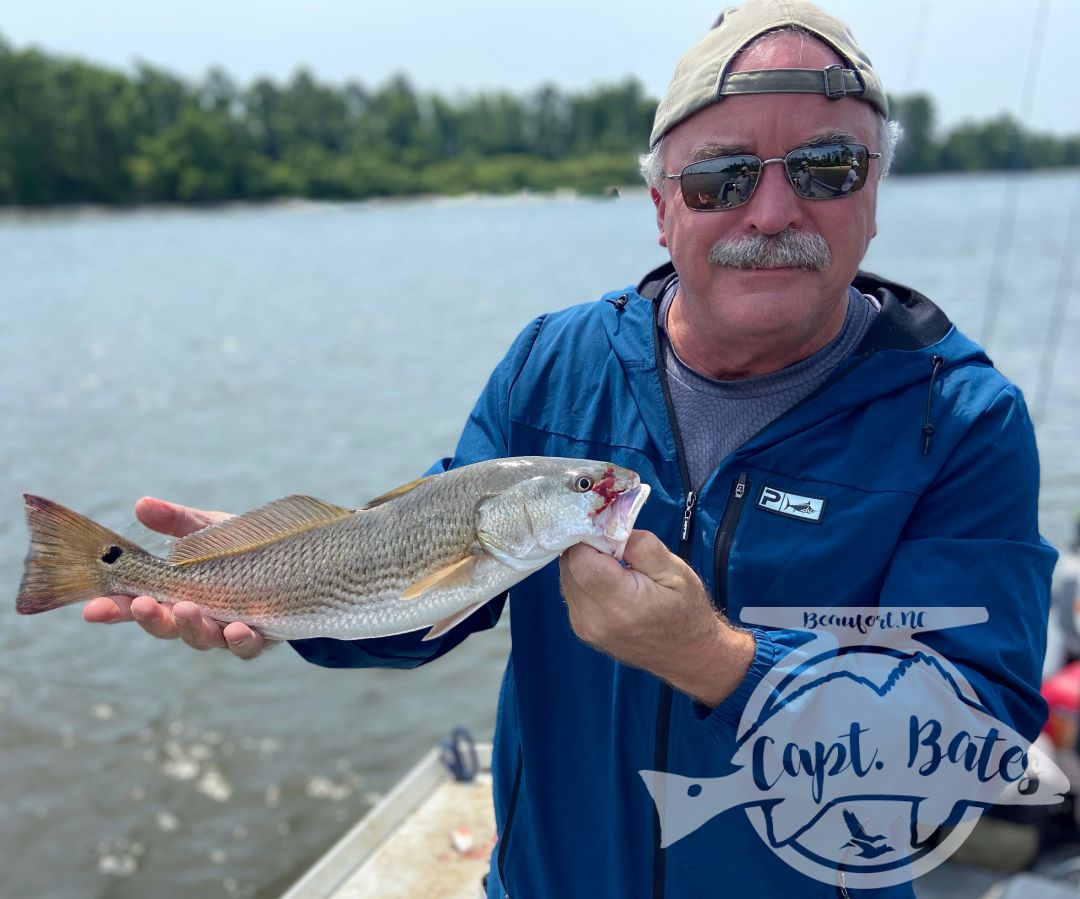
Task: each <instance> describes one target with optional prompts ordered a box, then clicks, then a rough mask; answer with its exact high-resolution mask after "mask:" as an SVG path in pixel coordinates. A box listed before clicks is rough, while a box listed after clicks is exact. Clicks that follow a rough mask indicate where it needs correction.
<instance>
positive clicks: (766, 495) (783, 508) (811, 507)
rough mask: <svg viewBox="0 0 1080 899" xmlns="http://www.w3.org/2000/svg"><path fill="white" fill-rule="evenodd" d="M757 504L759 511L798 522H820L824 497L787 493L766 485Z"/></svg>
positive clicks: (823, 508) (823, 510) (823, 509)
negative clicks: (784, 516) (783, 516)
mask: <svg viewBox="0 0 1080 899" xmlns="http://www.w3.org/2000/svg"><path fill="white" fill-rule="evenodd" d="M757 504H758V508H759V509H764V510H765V511H766V512H775V513H776V514H777V515H786V516H787V517H788V518H794V519H797V520H798V521H813V522H815V523H816V522H820V521H821V516H822V515H823V514H824V513H825V499H824V497H820V496H802V495H801V494H798V493H787V492H786V491H784V490H779V489H778V488H776V487H770V486H769V485H768V484H766V485H765V486H764V487H762V488H761V497H760V498H759V499H758V503H757Z"/></svg>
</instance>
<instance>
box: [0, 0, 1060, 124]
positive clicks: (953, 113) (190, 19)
mask: <svg viewBox="0 0 1080 899" xmlns="http://www.w3.org/2000/svg"><path fill="white" fill-rule="evenodd" d="M818 2H819V5H820V6H822V7H823V8H824V9H825V10H827V11H828V12H830V13H832V14H833V15H835V16H837V17H838V18H840V19H842V20H843V21H844V22H846V23H847V24H848V25H849V26H850V27H851V29H852V31H853V32H854V33H855V36H856V38H857V39H858V40H859V42H860V44H861V45H862V47H863V49H864V50H865V51H866V52H867V53H868V54H869V56H870V58H871V60H872V61H873V63H874V66H875V68H876V69H877V70H878V72H879V74H880V75H881V77H882V79H883V80H884V82H885V86H886V90H888V91H889V92H891V93H909V92H914V91H921V92H925V93H928V94H930V95H931V96H932V97H933V98H934V99H935V102H936V104H937V110H938V121H939V124H941V125H942V126H944V127H951V126H953V125H956V124H957V123H959V122H962V121H965V120H985V119H987V118H990V117H992V116H995V115H998V114H1000V113H1002V112H1006V111H1008V112H1011V113H1012V114H1013V115H1014V116H1016V117H1017V118H1019V119H1021V120H1022V121H1023V122H1024V123H1025V125H1027V126H1028V127H1029V128H1031V129H1033V130H1037V131H1048V132H1053V133H1058V134H1078V133H1080V87H1078V83H1080V79H1078V78H1077V77H1076V70H1075V67H1074V65H1073V63H1074V57H1075V55H1076V52H1077V51H1076V37H1077V36H1078V35H1080V0H1025V2H1022V3H1017V2H1015V0H1013V2H1009V3H1006V2H1004V0H903V2H900V0H818ZM726 5H728V4H727V3H723V2H721V3H709V2H701V0H676V2H675V3H660V2H656V0H651V2H646V0H622V2H620V3H618V4H615V3H610V2H605V3H597V2H590V0H576V2H574V0H548V2H545V3H529V4H526V3H521V2H516V0H455V2H451V3H447V2H442V0H440V2H436V0H407V2H404V0H403V2H396V3H393V2H391V3H387V2H379V3H371V2H368V0H183V2H179V0H137V2H133V0H94V2H92V3H91V2H87V0H0V35H3V37H4V38H6V40H7V41H8V42H9V43H11V44H13V45H14V46H16V47H18V48H23V47H26V46H28V45H33V46H37V47H39V48H41V49H44V50H47V51H50V52H55V53H62V54H65V55H73V56H79V57H82V58H85V59H88V60H92V61H94V62H98V63H103V64H106V65H109V66H112V67H115V68H120V69H130V68H131V66H132V65H133V63H134V62H135V61H136V60H143V61H146V62H149V63H152V64H154V65H156V66H159V67H161V68H165V69H168V70H170V71H172V72H175V73H176V74H179V75H181V76H184V77H187V78H198V77H200V76H201V75H203V74H205V72H206V71H207V70H208V69H209V68H210V67H211V66H214V65H220V66H221V67H223V68H224V69H225V70H226V71H227V72H228V73H229V74H230V75H232V76H233V77H234V78H235V79H236V80H237V81H238V82H239V83H240V84H241V85H244V84H248V83H250V82H251V81H252V80H254V79H255V78H257V77H260V76H269V77H271V78H273V79H275V80H279V81H280V80H284V79H286V78H288V77H289V76H290V75H291V74H292V73H293V72H294V71H295V70H296V69H297V68H298V67H301V66H304V67H307V68H309V69H310V70H311V71H313V72H314V73H315V74H316V76H317V77H319V78H320V80H324V81H327V82H329V83H332V84H341V83H343V82H345V81H347V80H356V81H360V82H362V83H364V84H366V85H368V86H374V85H377V84H380V83H382V82H383V81H385V80H386V79H387V78H388V77H390V76H391V75H393V74H397V73H404V74H406V75H407V76H408V77H409V78H410V80H411V81H412V82H413V84H414V85H415V86H416V87H417V88H419V89H421V90H424V91H428V90H433V91H437V92H439V93H441V94H444V95H446V96H454V95H457V94H459V93H462V92H473V91H477V90H481V89H496V88H500V89H507V90H510V91H512V92H515V93H523V92H526V91H528V90H531V89H533V88H535V87H537V86H538V85H540V84H542V83H554V84H556V85H558V86H560V87H562V88H566V89H585V88H589V87H593V86H595V85H597V84H605V83H608V84H610V83H613V82H616V81H619V80H622V79H624V78H626V77H628V76H635V77H637V78H638V79H639V80H640V81H641V82H642V83H643V84H644V85H645V88H646V90H647V92H648V93H649V94H650V95H651V96H653V97H659V96H660V95H661V94H662V93H663V92H664V90H665V89H666V88H667V84H668V80H669V79H670V77H671V73H672V71H673V69H674V66H675V62H676V60H677V59H678V57H679V56H680V55H681V54H682V53H683V52H684V51H685V50H686V49H688V48H689V47H690V46H691V45H692V44H693V43H694V42H696V40H697V39H698V38H699V37H700V36H701V35H702V34H703V33H704V32H705V31H706V30H707V28H708V27H709V25H710V24H711V23H712V21H713V19H714V18H715V16H716V14H717V12H718V11H719V10H720V9H721V8H723V6H726Z"/></svg>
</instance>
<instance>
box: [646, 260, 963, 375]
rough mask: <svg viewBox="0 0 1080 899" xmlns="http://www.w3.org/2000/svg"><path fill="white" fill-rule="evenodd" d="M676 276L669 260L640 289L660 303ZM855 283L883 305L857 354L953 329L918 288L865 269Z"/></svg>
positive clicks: (913, 346) (928, 339)
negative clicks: (915, 288) (906, 285)
mask: <svg viewBox="0 0 1080 899" xmlns="http://www.w3.org/2000/svg"><path fill="white" fill-rule="evenodd" d="M674 278H675V266H674V265H672V264H671V263H670V262H667V263H665V264H664V265H661V266H660V267H659V268H655V269H653V270H652V271H651V272H649V273H648V274H647V275H646V276H645V277H644V278H642V280H641V283H639V284H638V287H637V292H638V294H639V295H640V296H642V297H644V298H645V299H647V300H651V301H652V302H654V303H658V302H659V301H660V298H661V297H663V295H664V291H665V290H667V287H668V285H669V284H670V283H671V281H672V279H674ZM852 284H853V286H854V287H855V289H856V290H858V291H860V292H861V293H867V294H870V295H871V296H873V297H875V298H876V299H877V301H878V302H879V303H880V304H881V312H880V313H878V316H877V318H875V319H874V323H873V324H872V325H871V326H870V330H869V331H868V332H867V334H866V336H865V337H864V338H863V341H862V343H860V344H859V346H858V347H857V348H856V350H855V355H862V354H865V353H873V352H877V351H878V350H921V349H924V348H925V347H928V346H932V345H933V344H935V343H937V342H938V341H940V340H941V339H942V338H943V337H945V335H946V334H948V333H949V329H950V328H952V322H950V321H949V318H948V316H946V315H945V313H944V312H942V311H941V309H939V308H938V307H937V306H936V305H934V303H933V302H931V301H930V300H929V299H928V298H927V297H925V296H923V294H921V293H919V292H918V291H917V290H913V289H912V288H910V287H905V286H904V285H903V284H898V283H896V282H895V281H888V280H886V279H885V278H881V277H879V276H878V275H872V274H870V273H869V272H864V271H859V272H857V273H856V275H855V280H854V281H853V282H852Z"/></svg>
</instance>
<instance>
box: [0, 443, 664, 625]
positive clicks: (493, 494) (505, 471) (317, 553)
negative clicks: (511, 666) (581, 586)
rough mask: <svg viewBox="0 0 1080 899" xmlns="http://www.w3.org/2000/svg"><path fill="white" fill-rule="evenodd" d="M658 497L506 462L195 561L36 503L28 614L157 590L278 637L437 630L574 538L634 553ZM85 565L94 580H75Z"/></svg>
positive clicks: (545, 463) (283, 527) (588, 476)
mask: <svg viewBox="0 0 1080 899" xmlns="http://www.w3.org/2000/svg"><path fill="white" fill-rule="evenodd" d="M647 495H648V487H647V486H646V485H643V484H641V482H640V479H639V478H638V476H637V475H636V474H635V473H634V472H631V471H629V470H627V469H622V468H619V467H617V466H613V465H611V464H610V463H606V462H595V461H592V460H574V459H555V458H545V457H519V458H515V459H502V460H493V461H491V462H482V463H477V464H475V465H470V466H465V467H463V468H460V469H455V470H453V471H451V472H448V473H446V474H442V475H437V476H435V477H431V478H427V479H424V480H421V481H420V482H417V483H416V484H415V485H406V487H403V488H399V489H398V491H394V492H392V493H391V494H388V495H387V497H388V498H386V499H379V500H374V501H372V503H371V504H369V506H370V508H368V507H365V508H364V509H362V510H359V511H357V512H352V513H349V512H347V511H346V510H343V509H339V508H337V507H331V506H326V505H325V504H321V503H319V502H318V501H316V500H309V499H306V498H289V499H286V500H281V501H279V502H278V503H273V504H271V505H270V506H267V507H264V508H263V509H261V510H257V511H256V512H253V513H248V515H246V516H243V517H241V518H238V519H232V520H231V521H230V522H226V523H225V524H223V525H215V526H212V527H211V528H208V529H206V530H204V531H201V532H199V533H198V534H196V535H193V536H191V537H189V538H185V539H184V540H181V541H180V542H179V543H178V544H177V547H176V548H175V549H174V555H175V556H176V557H177V559H179V560H180V562H179V563H174V562H172V561H168V560H162V559H158V558H156V557H154V556H151V555H150V554H148V553H146V552H144V551H143V550H141V549H139V548H138V547H136V546H134V545H133V544H131V543H129V542H128V541H125V540H123V539H122V538H120V537H118V536H117V535H115V534H112V533H111V532H109V531H106V530H105V529H104V528H101V527H100V526H99V525H96V524H94V523H93V522H89V521H88V520H87V519H83V518H82V517H81V516H78V515H76V514H75V513H73V512H70V511H69V510H66V509H64V508H63V507H62V506H56V505H55V504H53V503H50V502H49V501H47V500H40V499H38V498H36V497H27V520H28V523H29V524H30V528H31V535H32V540H31V553H30V555H29V556H28V559H27V568H26V575H25V576H24V581H23V587H22V589H21V591H20V596H19V602H18V609H19V611H21V612H36V611H44V610H46V609H48V608H55V607H57V606H58V605H62V604H65V603H66V602H71V601H74V600H75V599H80V598H88V597H89V596H92V595H96V592H95V591H97V592H101V593H129V594H132V595H136V594H143V593H146V594H148V595H151V596H153V597H154V598H156V599H158V600H159V601H163V602H177V601H180V600H190V601H192V602H195V603H197V604H198V605H199V606H200V607H201V608H202V610H203V611H204V613H205V614H207V615H209V616H210V617H212V618H215V619H217V620H219V621H222V622H226V621H237V620H239V621H244V622H246V623H247V624H249V625H251V626H252V627H255V628H256V629H258V630H260V631H261V632H262V633H264V634H265V635H266V636H269V637H275V638H285V639H297V638H304V637H313V636H332V637H338V638H341V639H356V638H363V637H372V636H384V635H389V634H395V633H403V632H407V631H412V630H419V629H422V628H425V627H428V626H432V625H435V626H436V629H437V628H438V627H444V626H450V625H449V624H448V622H451V621H453V620H454V617H455V616H456V615H459V614H467V613H471V611H473V610H475V608H478V607H479V605H481V604H482V603H483V602H486V601H487V600H489V599H491V598H493V597H494V596H497V595H499V594H501V593H502V592H504V591H505V590H506V589H507V588H509V587H510V586H512V585H513V584H514V583H517V582H518V581H520V580H521V579H522V578H523V577H525V576H527V575H528V574H530V573H531V572H532V571H535V570H538V569H539V568H540V567H542V566H543V565H545V564H547V563H548V562H550V561H551V560H553V559H554V558H556V557H557V556H558V555H559V553H560V552H562V551H563V550H564V549H566V548H567V547H568V546H570V545H573V543H576V542H587V543H590V544H591V545H594V546H596V547H597V548H598V549H602V550H603V551H606V552H611V553H613V554H616V555H619V554H621V550H622V546H623V545H624V544H625V541H626V539H627V538H628V536H629V532H630V528H631V527H632V524H633V520H634V518H635V517H636V515H637V512H638V510H639V509H640V506H641V504H642V503H643V502H644V500H645V497H646V496H647ZM297 509H300V511H299V512H297ZM50 516H51V517H50ZM298 516H299V519H300V520H299V524H297V523H296V519H297V517H298ZM308 516H314V517H308ZM324 517H325V520H324ZM313 522H315V524H314V525H313ZM65 528H66V529H67V530H65ZM299 528H303V529H299ZM275 529H280V536H279V535H278V534H277V533H276V531H275ZM58 535H59V536H58ZM65 541H66V543H65ZM232 541H236V542H235V543H234V542H232ZM68 544H71V545H74V544H79V546H80V551H81V552H82V553H83V555H82V556H81V557H78V558H76V554H75V553H74V551H73V550H72V549H71V546H69V545H68ZM112 555H115V558H112V559H111V561H110V556H112ZM64 566H67V567H66V568H65V567H64ZM56 571H60V572H61V573H62V574H63V575H64V577H65V578H66V579H67V580H66V581H65V582H64V583H65V584H66V586H65V587H64V588H63V589H65V590H66V591H67V592H66V593H65V594H63V595H61V588H60V587H57V586H56V584H54V583H50V582H49V581H48V577H49V576H53V575H54V574H55V572H56ZM73 571H74V572H76V573H77V574H78V575H79V577H82V578H83V579H84V580H85V581H86V582H85V583H82V582H80V583H79V584H76V585H74V586H73V585H72V584H69V583H68V582H69V581H72V579H73V578H74V577H75V575H72V574H71V572H73ZM76 594H78V595H76ZM403 597H407V598H403ZM435 632H436V631H435V630H433V631H432V633H435Z"/></svg>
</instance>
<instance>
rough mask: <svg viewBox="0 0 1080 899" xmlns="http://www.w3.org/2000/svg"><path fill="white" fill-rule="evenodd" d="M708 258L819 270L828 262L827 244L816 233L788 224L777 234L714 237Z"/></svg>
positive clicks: (736, 264)
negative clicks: (721, 238) (715, 239)
mask: <svg viewBox="0 0 1080 899" xmlns="http://www.w3.org/2000/svg"><path fill="white" fill-rule="evenodd" d="M709 262H711V263H712V264H713V265H722V266H727V267H728V268H781V267H784V268H787V267H790V268H802V269H806V270H808V271H814V272H820V271H824V270H825V269H826V268H828V267H829V263H831V262H832V252H831V251H830V250H829V244H828V243H827V242H826V240H825V238H824V237H822V236H821V235H820V234H814V233H812V232H810V231H797V230H795V229H793V228H788V229H786V230H784V231H781V232H780V233H779V234H774V235H771V236H770V235H766V234H754V235H751V236H749V237H743V238H740V239H738V240H718V241H717V242H716V243H714V244H713V245H712V248H711V249H710V250H709Z"/></svg>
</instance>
